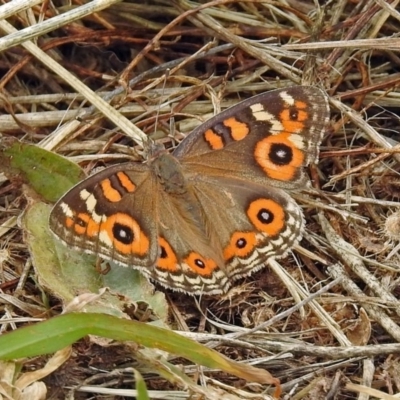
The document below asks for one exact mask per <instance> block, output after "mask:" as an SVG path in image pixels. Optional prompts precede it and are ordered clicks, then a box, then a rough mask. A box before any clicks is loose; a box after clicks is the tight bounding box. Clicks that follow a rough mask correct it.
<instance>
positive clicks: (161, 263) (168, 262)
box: [156, 237, 178, 272]
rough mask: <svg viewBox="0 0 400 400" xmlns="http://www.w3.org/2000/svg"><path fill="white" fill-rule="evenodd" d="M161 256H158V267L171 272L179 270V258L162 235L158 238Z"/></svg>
mask: <svg viewBox="0 0 400 400" xmlns="http://www.w3.org/2000/svg"><path fill="white" fill-rule="evenodd" d="M158 245H159V246H160V248H161V256H160V257H158V260H157V263H156V267H157V268H160V269H164V270H167V271H170V272H177V271H178V258H177V257H176V254H175V252H174V250H172V247H171V246H170V244H169V243H168V242H167V241H166V240H165V239H164V238H162V237H160V238H158Z"/></svg>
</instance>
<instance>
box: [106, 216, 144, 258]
mask: <svg viewBox="0 0 400 400" xmlns="http://www.w3.org/2000/svg"><path fill="white" fill-rule="evenodd" d="M100 230H101V231H105V233H106V234H107V236H108V237H109V238H111V239H112V242H113V245H114V247H115V249H116V250H117V251H119V252H120V253H122V254H125V255H128V254H135V255H139V256H144V255H146V253H147V252H148V251H149V247H150V241H149V239H148V237H147V236H146V235H145V234H144V232H143V231H142V230H141V229H140V226H139V224H138V223H137V222H136V221H135V220H134V219H133V218H132V217H130V216H129V215H128V214H123V213H116V214H114V215H110V216H109V217H107V219H106V220H105V221H104V222H102V223H101V224H100ZM116 230H125V231H126V234H127V236H126V238H125V240H126V243H124V242H122V239H121V238H117V237H116V236H115V234H114V232H115V231H116ZM128 241H129V242H128Z"/></svg>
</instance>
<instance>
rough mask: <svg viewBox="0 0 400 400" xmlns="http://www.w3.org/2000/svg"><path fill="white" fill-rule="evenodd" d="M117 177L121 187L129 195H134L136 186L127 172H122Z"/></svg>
mask: <svg viewBox="0 0 400 400" xmlns="http://www.w3.org/2000/svg"><path fill="white" fill-rule="evenodd" d="M117 176H118V179H119V181H120V183H121V185H122V186H123V187H124V189H125V190H126V191H127V192H128V193H133V192H134V191H135V190H136V185H135V184H134V183H133V182H132V180H131V179H130V178H129V176H128V175H127V174H126V173H125V172H122V171H120V172H118V173H117Z"/></svg>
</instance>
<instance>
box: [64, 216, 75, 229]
mask: <svg viewBox="0 0 400 400" xmlns="http://www.w3.org/2000/svg"><path fill="white" fill-rule="evenodd" d="M73 225H74V220H73V219H72V218H70V217H66V218H65V226H66V227H67V228H72V226H73Z"/></svg>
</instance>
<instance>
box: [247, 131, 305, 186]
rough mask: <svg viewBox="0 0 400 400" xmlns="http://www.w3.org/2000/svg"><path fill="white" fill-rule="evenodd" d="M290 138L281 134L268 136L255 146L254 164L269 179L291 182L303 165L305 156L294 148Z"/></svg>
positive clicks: (284, 133) (289, 135)
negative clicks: (255, 163)
mask: <svg viewBox="0 0 400 400" xmlns="http://www.w3.org/2000/svg"><path fill="white" fill-rule="evenodd" d="M291 136H292V134H290V133H286V132H283V133H281V134H279V135H273V136H268V137H266V138H264V139H262V140H260V141H259V142H258V143H257V145H256V148H255V151H254V157H255V159H256V162H257V164H258V165H259V166H260V167H261V168H262V169H263V171H264V172H265V174H266V175H267V176H268V177H269V178H271V179H277V180H280V181H291V180H293V179H294V178H295V176H296V173H297V172H298V170H299V168H300V167H302V166H303V164H304V160H305V154H304V152H303V151H302V150H301V149H300V148H298V147H296V146H295V144H294V139H293V138H291ZM291 139H292V140H291Z"/></svg>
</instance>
